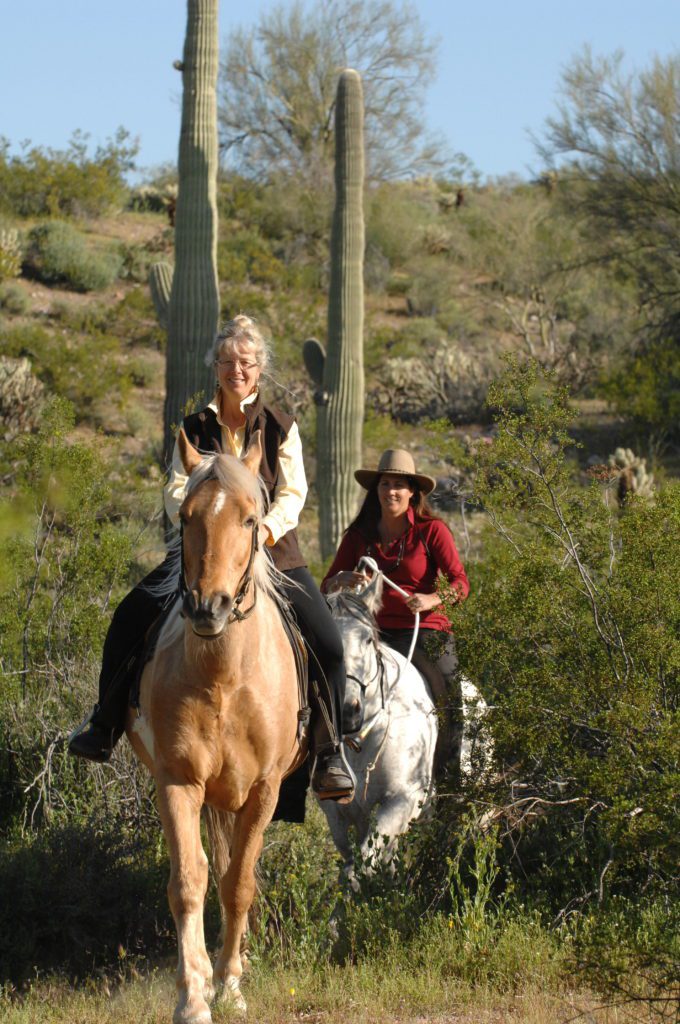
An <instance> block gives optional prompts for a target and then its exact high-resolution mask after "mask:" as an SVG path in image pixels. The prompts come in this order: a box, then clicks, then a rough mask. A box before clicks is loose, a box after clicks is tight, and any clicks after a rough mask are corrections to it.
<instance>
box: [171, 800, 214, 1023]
mask: <svg viewBox="0 0 680 1024" xmlns="http://www.w3.org/2000/svg"><path fill="white" fill-rule="evenodd" d="M202 804H203V790H202V788H201V787H199V786H189V785H178V784H176V783H173V782H169V781H162V780H159V781H158V810H159V813H160V816H161V821H162V823H163V831H164V833H165V838H166V841H167V844H168V852H169V854H170V881H169V883H168V901H169V903H170V910H171V911H172V916H173V918H174V920H175V927H176V929H177V947H178V963H177V991H178V994H179V999H178V1002H177V1006H176V1007H175V1012H174V1015H173V1018H172V1019H173V1022H174V1024H210V1022H211V1020H212V1017H211V1015H210V1007H209V1006H208V1002H207V1000H206V996H207V998H208V999H210V998H212V994H213V992H212V967H211V964H210V958H209V957H208V954H207V952H206V948H205V939H204V937H203V905H204V902H205V893H206V889H207V887H208V858H207V857H206V855H205V852H204V850H203V846H202V844H201V831H200V813H201V806H202Z"/></svg>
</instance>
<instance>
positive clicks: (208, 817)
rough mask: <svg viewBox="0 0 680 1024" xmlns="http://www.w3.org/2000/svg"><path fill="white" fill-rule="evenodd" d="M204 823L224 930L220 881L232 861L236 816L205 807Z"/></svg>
mask: <svg viewBox="0 0 680 1024" xmlns="http://www.w3.org/2000/svg"><path fill="white" fill-rule="evenodd" d="M203 821H204V822H205V828H206V832H207V833H208V849H209V854H210V866H211V867H212V872H213V875H214V878H215V885H216V886H217V894H218V896H219V904H220V916H221V918H222V928H224V925H225V922H226V915H225V910H224V906H223V904H222V893H221V891H220V880H221V879H222V878H223V877H224V875H225V874H226V871H227V868H228V867H229V862H230V861H231V841H232V837H233V835H234V824H235V822H236V816H235V815H234V814H233V813H232V812H231V811H219V810H217V808H215V807H209V806H208V805H207V804H205V805H204V806H203Z"/></svg>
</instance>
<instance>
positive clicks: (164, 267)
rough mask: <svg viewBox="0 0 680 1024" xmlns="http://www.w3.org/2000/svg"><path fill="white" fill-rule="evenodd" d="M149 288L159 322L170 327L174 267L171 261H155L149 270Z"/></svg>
mask: <svg viewBox="0 0 680 1024" xmlns="http://www.w3.org/2000/svg"><path fill="white" fill-rule="evenodd" d="M149 290H150V292H151V298H152V300H153V304H154V309H155V310H156V316H157V317H158V322H159V324H160V325H161V327H162V328H163V330H166V331H167V329H168V311H169V308H170V293H171V292H172V267H171V266H170V264H169V263H154V264H153V266H152V267H151V268H150V270H149Z"/></svg>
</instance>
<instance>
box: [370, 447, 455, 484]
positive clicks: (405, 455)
mask: <svg viewBox="0 0 680 1024" xmlns="http://www.w3.org/2000/svg"><path fill="white" fill-rule="evenodd" d="M383 473H393V474H394V475H395V476H410V477H413V479H414V480H415V481H416V483H417V484H418V486H419V487H420V490H421V491H422V493H423V494H429V493H430V491H433V490H434V489H435V487H436V486H437V481H436V480H434V479H433V478H432V477H431V476H425V474H424V473H418V472H416V464H415V462H414V461H413V456H412V455H411V453H410V452H407V451H405V449H404V448H388V449H387V451H385V452H383V453H382V455H381V456H380V462H379V463H378V468H377V469H357V470H355V473H354V479H355V480H356V481H357V483H360V484H361V486H362V487H365V488H366V490H368V489H369V488H370V487H372V486H373V484H374V483H375V482H376V480H377V479H378V477H380V476H382V474H383Z"/></svg>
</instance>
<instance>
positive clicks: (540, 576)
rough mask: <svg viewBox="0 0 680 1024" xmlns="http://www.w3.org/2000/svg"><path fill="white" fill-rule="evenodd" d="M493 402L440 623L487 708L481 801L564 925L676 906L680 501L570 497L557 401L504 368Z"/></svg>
mask: <svg viewBox="0 0 680 1024" xmlns="http://www.w3.org/2000/svg"><path fill="white" fill-rule="evenodd" d="M490 402H491V404H492V406H494V407H495V408H496V413H497V418H498V425H497V434H496V436H495V437H494V438H493V440H492V441H491V442H490V443H488V444H485V445H480V446H478V448H477V455H476V462H475V472H476V483H475V488H474V495H473V497H474V500H476V501H477V502H478V503H479V504H481V505H483V506H484V508H485V510H486V513H487V515H488V517H489V520H490V523H491V530H492V532H491V533H490V534H489V535H487V537H486V541H485V550H484V560H483V562H482V563H480V564H478V565H473V566H471V567H470V570H471V576H472V584H473V585H472V593H471V597H470V598H469V600H468V601H467V602H466V603H465V605H463V606H462V607H461V608H456V609H452V610H451V614H452V618H453V622H454V628H455V630H456V637H457V642H458V647H459V653H460V658H461V664H462V666H463V668H464V671H465V672H466V674H468V675H469V676H470V677H471V678H472V679H475V680H477V681H478V683H479V685H480V686H481V687H482V689H483V691H484V693H485V696H486V698H487V700H488V702H489V703H490V704H492V705H493V706H494V708H495V710H494V712H493V729H494V736H495V744H496V748H495V749H496V758H497V769H498V775H497V779H496V782H495V784H493V785H492V787H491V788H492V794H491V795H490V794H489V793H487V794H486V797H485V799H486V800H491V801H492V802H493V803H494V804H495V806H496V808H497V811H496V812H495V813H496V816H497V819H498V820H500V821H502V822H503V825H504V829H505V832H506V834H507V836H508V846H507V849H506V862H507V866H508V869H509V871H510V872H511V874H512V875H513V876H514V878H515V884H516V885H517V886H518V890H519V891H520V892H521V893H522V894H523V897H524V898H525V899H529V900H531V901H532V903H533V905H534V906H540V907H542V908H543V909H544V910H545V911H546V912H549V913H550V914H551V915H552V916H556V917H557V918H558V919H559V918H560V917H566V916H569V915H573V914H576V913H577V912H580V913H582V914H584V915H587V914H589V913H591V912H593V913H606V912H607V908H608V906H609V905H610V904H611V903H612V901H614V900H624V901H630V903H631V906H633V905H635V904H636V902H637V900H638V898H639V894H640V891H641V890H642V889H644V892H645V897H646V899H648V900H650V901H655V900H656V901H658V900H668V901H672V900H673V899H677V896H678V893H677V872H676V870H675V869H676V866H677V845H676V837H677V832H678V826H679V825H680V822H679V821H678V817H677V808H678V788H679V782H680V779H679V776H678V763H679V761H680V745H679V744H680V729H678V724H679V723H678V715H679V704H680V686H679V680H680V641H679V639H678V638H679V637H680V600H679V599H678V589H677V575H678V572H679V571H680V550H679V548H678V544H677V537H678V535H679V534H680V487H678V486H677V485H668V486H667V487H666V488H665V489H662V490H661V491H660V492H659V493H658V494H657V496H656V499H655V501H654V503H653V504H652V503H650V502H648V501H645V500H643V499H634V500H631V501H630V502H629V504H628V505H627V506H626V508H625V509H624V510H623V511H622V512H620V511H619V509H618V506H617V504H616V502H615V500H613V498H611V499H609V500H604V499H605V498H607V496H608V492H607V490H606V483H605V484H604V485H603V484H602V483H601V482H600V481H599V480H594V481H593V482H592V484H591V485H590V486H587V487H583V486H582V485H580V483H579V481H578V479H576V478H575V477H574V474H573V470H572V462H571V460H570V459H569V458H568V453H569V449H570V447H571V445H572V442H571V440H570V438H569V435H568V430H567V427H568V424H569V422H570V421H571V419H572V417H573V412H572V410H571V409H570V407H569V402H568V396H567V392H566V391H565V390H564V389H561V388H559V387H557V386H556V385H555V383H554V379H553V378H551V377H550V376H548V377H547V378H545V377H543V376H542V375H541V374H540V373H539V371H538V369H537V366H536V365H535V364H528V365H526V366H523V367H522V366H517V365H515V366H514V367H513V368H511V370H509V371H508V373H507V374H506V375H505V377H504V378H503V379H502V380H501V381H500V382H499V383H497V384H494V385H493V386H492V388H491V390H490ZM604 476H605V477H606V476H607V473H606V471H605V473H604ZM603 487H604V494H603ZM629 952H630V953H631V963H634V962H635V951H634V950H632V949H631V950H629ZM671 981H672V977H671V976H670V975H667V976H666V979H665V982H664V979H663V978H661V977H657V982H658V983H659V984H660V985H662V986H663V984H664V983H669V984H670V982H671Z"/></svg>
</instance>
